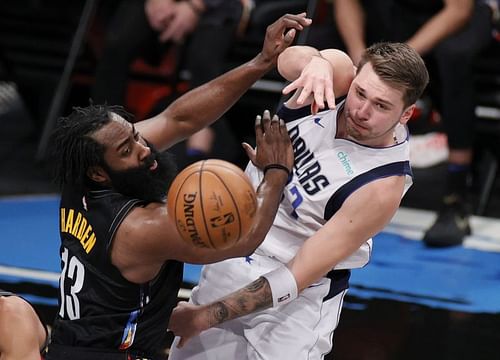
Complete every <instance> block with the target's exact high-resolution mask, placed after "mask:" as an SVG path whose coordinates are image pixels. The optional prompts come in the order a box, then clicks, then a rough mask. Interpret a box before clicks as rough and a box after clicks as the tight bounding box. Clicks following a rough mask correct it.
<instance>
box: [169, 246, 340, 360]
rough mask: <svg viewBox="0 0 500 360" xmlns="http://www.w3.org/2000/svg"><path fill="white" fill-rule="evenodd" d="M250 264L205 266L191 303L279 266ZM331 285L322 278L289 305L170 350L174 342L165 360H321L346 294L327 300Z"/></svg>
mask: <svg viewBox="0 0 500 360" xmlns="http://www.w3.org/2000/svg"><path fill="white" fill-rule="evenodd" d="M252 259H253V260H252V261H251V264H249V263H248V262H247V261H246V260H245V258H237V259H230V260H226V261H223V262H221V263H217V264H213V265H208V266H205V267H204V268H203V271H202V276H201V279H200V284H199V285H198V286H197V287H196V288H195V289H194V290H193V294H192V297H191V301H192V302H193V303H195V304H205V303H207V302H212V301H214V300H216V299H218V298H220V297H222V296H225V295H227V294H229V293H231V292H233V291H235V290H237V289H239V288H241V287H243V286H245V285H247V284H249V283H250V282H252V281H254V280H256V279H257V278H258V277H259V276H261V275H262V274H265V273H267V272H269V271H271V270H273V269H275V268H276V267H278V266H280V265H281V263H279V262H277V261H275V260H273V259H270V258H268V257H265V256H259V255H256V254H253V255H252ZM331 284H332V283H331V280H330V279H329V278H322V279H321V280H320V281H319V282H317V283H315V284H313V285H311V286H309V287H308V288H307V289H305V290H304V291H302V292H301V293H300V294H299V297H298V298H296V299H295V300H293V301H292V302H290V303H288V304H285V305H281V306H278V307H274V308H269V309H266V310H263V311H259V312H256V313H254V314H251V315H247V316H244V317H241V318H238V319H234V320H231V321H228V322H225V323H223V324H221V325H220V326H218V327H214V328H211V329H209V330H207V331H204V332H203V333H202V334H201V335H200V336H198V337H195V338H192V339H190V340H189V341H188V342H187V344H185V345H184V347H183V348H182V349H177V348H176V344H177V342H178V339H177V338H176V339H175V340H174V343H173V344H172V348H171V352H170V355H169V360H180V359H191V360H195V359H196V360H202V359H220V360H222V359H228V360H229V359H231V360H232V359H252V360H257V359H260V360H262V359H266V360H267V359H269V360H279V359H286V360H288V359H300V360H303V359H308V360H313V359H323V357H324V356H325V355H326V354H328V353H329V352H330V351H331V349H332V345H333V343H332V339H333V332H334V330H335V328H336V327H337V324H338V322H339V317H340V312H341V308H342V302H343V299H344V296H345V293H346V292H347V289H344V290H342V291H340V292H339V293H338V294H337V295H335V296H333V297H330V296H329V294H330V285H331ZM325 297H326V298H327V300H324V299H325Z"/></svg>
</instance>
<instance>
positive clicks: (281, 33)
mask: <svg viewBox="0 0 500 360" xmlns="http://www.w3.org/2000/svg"><path fill="white" fill-rule="evenodd" d="M310 23H311V20H310V19H308V18H306V15H305V14H299V15H288V14H287V15H284V16H282V17H281V18H280V19H278V20H277V21H276V22H274V23H273V24H271V25H270V26H268V28H267V31H266V38H265V41H264V45H263V48H262V51H261V52H260V53H259V54H258V55H257V56H256V57H255V58H254V59H252V60H250V61H249V62H247V63H245V64H243V65H241V66H239V67H237V68H236V69H233V70H231V71H229V72H228V73H225V74H223V75H221V76H219V77H217V78H216V79H214V80H212V81H210V82H208V83H206V84H204V85H202V86H200V87H197V88H195V89H193V90H191V91H189V92H187V93H186V94H184V95H183V96H181V97H180V98H179V99H177V100H176V101H174V102H173V103H172V104H171V105H170V106H169V107H167V108H166V109H165V110H164V111H163V112H162V113H160V114H159V115H157V116H155V117H153V118H151V119H148V120H144V121H141V122H139V123H137V124H136V128H137V130H138V131H139V132H140V133H141V135H142V136H143V137H144V138H146V139H148V140H149V141H150V142H151V143H153V145H155V146H156V147H157V148H158V149H160V150H164V149H166V148H168V147H170V146H172V145H174V144H175V143H177V142H179V141H181V140H184V139H185V138H187V137H189V136H190V135H192V134H194V133H195V132H197V131H198V130H200V129H202V128H204V127H206V126H208V125H210V124H211V123H213V122H214V121H215V120H217V119H218V118H219V117H221V116H222V115H223V114H224V113H225V112H226V111H227V110H228V109H229V108H230V107H231V106H232V105H233V104H234V103H235V102H236V101H237V100H238V99H239V98H240V97H241V96H242V95H243V94H244V93H245V92H246V91H247V90H248V89H249V88H250V86H251V85H252V84H253V83H254V82H255V81H256V80H258V79H259V78H260V77H262V76H263V75H264V74H265V73H266V72H267V71H269V70H270V69H272V68H273V67H274V66H275V64H276V59H277V57H278V55H279V54H280V53H281V52H282V51H283V50H284V49H285V48H286V47H288V46H289V45H290V44H291V43H292V41H293V39H294V37H295V33H296V31H297V30H302V29H303V28H304V27H305V26H308V25H309V24H310Z"/></svg>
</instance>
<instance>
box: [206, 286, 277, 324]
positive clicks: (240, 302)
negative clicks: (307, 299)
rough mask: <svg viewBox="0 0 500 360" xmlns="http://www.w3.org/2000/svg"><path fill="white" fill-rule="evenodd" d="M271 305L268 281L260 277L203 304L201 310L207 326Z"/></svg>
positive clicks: (271, 299)
mask: <svg viewBox="0 0 500 360" xmlns="http://www.w3.org/2000/svg"><path fill="white" fill-rule="evenodd" d="M272 305H273V298H272V293H271V288H270V286H269V283H268V282H267V280H266V279H265V278H264V277H260V278H258V279H257V280H255V281H254V282H252V283H250V284H248V285H247V286H245V287H244V288H242V289H240V290H237V291H235V292H234V293H232V294H230V295H228V296H226V297H224V298H222V299H221V300H219V301H216V302H214V303H211V304H208V305H204V306H202V307H201V309H200V311H203V312H204V313H205V315H206V317H207V325H208V328H210V327H213V326H216V325H218V324H220V323H223V322H225V321H228V320H232V319H235V318H238V317H241V316H245V315H248V314H251V313H253V312H255V311H259V310H263V309H267V308H269V307H271V306H272Z"/></svg>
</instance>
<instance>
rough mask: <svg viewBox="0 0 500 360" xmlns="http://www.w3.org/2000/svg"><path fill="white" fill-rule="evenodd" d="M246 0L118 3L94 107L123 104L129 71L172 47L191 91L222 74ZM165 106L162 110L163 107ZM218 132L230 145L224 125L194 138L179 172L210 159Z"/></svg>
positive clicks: (121, 0)
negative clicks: (178, 52) (176, 49)
mask: <svg viewBox="0 0 500 360" xmlns="http://www.w3.org/2000/svg"><path fill="white" fill-rule="evenodd" d="M243 2H246V0H180V1H175V0H118V1H117V2H115V3H114V4H113V5H114V9H113V13H112V16H111V18H110V20H109V24H108V28H107V30H106V39H105V42H104V47H103V52H102V55H101V57H100V62H99V64H98V67H97V71H96V79H95V85H94V88H93V91H92V98H93V99H94V101H96V102H99V103H102V102H105V101H106V102H107V103H108V104H121V105H125V103H126V100H125V99H126V90H127V84H128V75H129V68H130V65H131V63H132V62H133V60H134V59H136V58H137V57H138V56H139V55H141V56H143V57H145V58H148V59H149V61H150V62H154V61H155V60H157V59H159V58H161V57H162V56H163V55H165V53H166V50H167V48H168V47H170V46H171V45H172V44H178V45H182V46H183V47H185V48H184V49H183V54H184V56H182V58H181V59H180V61H182V62H184V61H185V64H184V63H183V64H179V65H178V67H177V71H178V70H179V69H180V68H181V66H182V69H186V70H188V73H189V74H190V86H191V87H196V86H198V85H201V84H203V83H205V82H207V81H209V80H211V79H213V78H215V77H216V76H218V75H220V74H221V73H222V72H223V71H224V68H223V65H224V59H225V58H226V56H227V53H228V51H229V48H230V46H231V44H232V42H233V39H234V36H235V34H236V30H237V28H238V24H239V20H240V17H241V13H242V3H243ZM163 105H165V104H162V106H163ZM218 132H222V133H223V136H224V138H225V139H226V140H228V142H229V143H230V140H231V135H232V134H231V132H230V131H229V129H228V126H227V125H226V124H224V122H222V121H219V122H217V125H214V127H212V128H206V129H203V130H201V131H200V132H199V133H197V134H195V135H193V137H191V138H190V139H188V140H187V143H186V149H185V150H186V154H180V155H181V156H180V157H179V158H180V164H179V165H180V166H181V167H184V166H185V165H187V164H189V163H191V162H194V161H196V160H199V159H202V158H205V157H208V156H212V155H213V154H212V153H211V152H212V148H213V143H214V140H215V137H216V136H217V133H218Z"/></svg>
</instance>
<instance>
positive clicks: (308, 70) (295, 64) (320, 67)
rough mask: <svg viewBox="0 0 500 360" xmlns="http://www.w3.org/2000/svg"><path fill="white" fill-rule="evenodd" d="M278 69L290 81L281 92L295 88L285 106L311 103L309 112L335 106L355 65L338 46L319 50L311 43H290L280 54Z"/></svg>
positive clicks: (346, 88) (348, 84) (347, 83)
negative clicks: (306, 44) (297, 44)
mask: <svg viewBox="0 0 500 360" xmlns="http://www.w3.org/2000/svg"><path fill="white" fill-rule="evenodd" d="M278 71H279V72H280V74H281V75H282V76H283V77H284V78H285V79H287V80H289V81H292V82H291V83H290V84H289V85H288V86H286V87H285V88H284V89H283V93H284V94H289V93H291V92H293V91H295V94H294V96H293V97H292V98H291V99H290V100H289V101H287V107H289V108H296V107H302V106H304V105H308V104H312V112H313V113H316V112H317V111H318V110H319V109H323V108H324V103H325V101H326V103H327V104H328V107H329V108H331V109H334V108H335V97H340V96H342V95H345V94H347V92H348V90H349V86H350V85H351V82H352V79H353V78H354V74H355V68H354V65H353V63H352V61H351V59H350V58H349V57H348V56H347V54H346V53H344V52H342V51H340V50H337V49H327V50H322V51H318V50H316V49H315V48H313V47H310V46H292V47H290V48H288V49H286V50H285V51H283V53H282V54H281V55H280V56H279V58H278Z"/></svg>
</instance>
